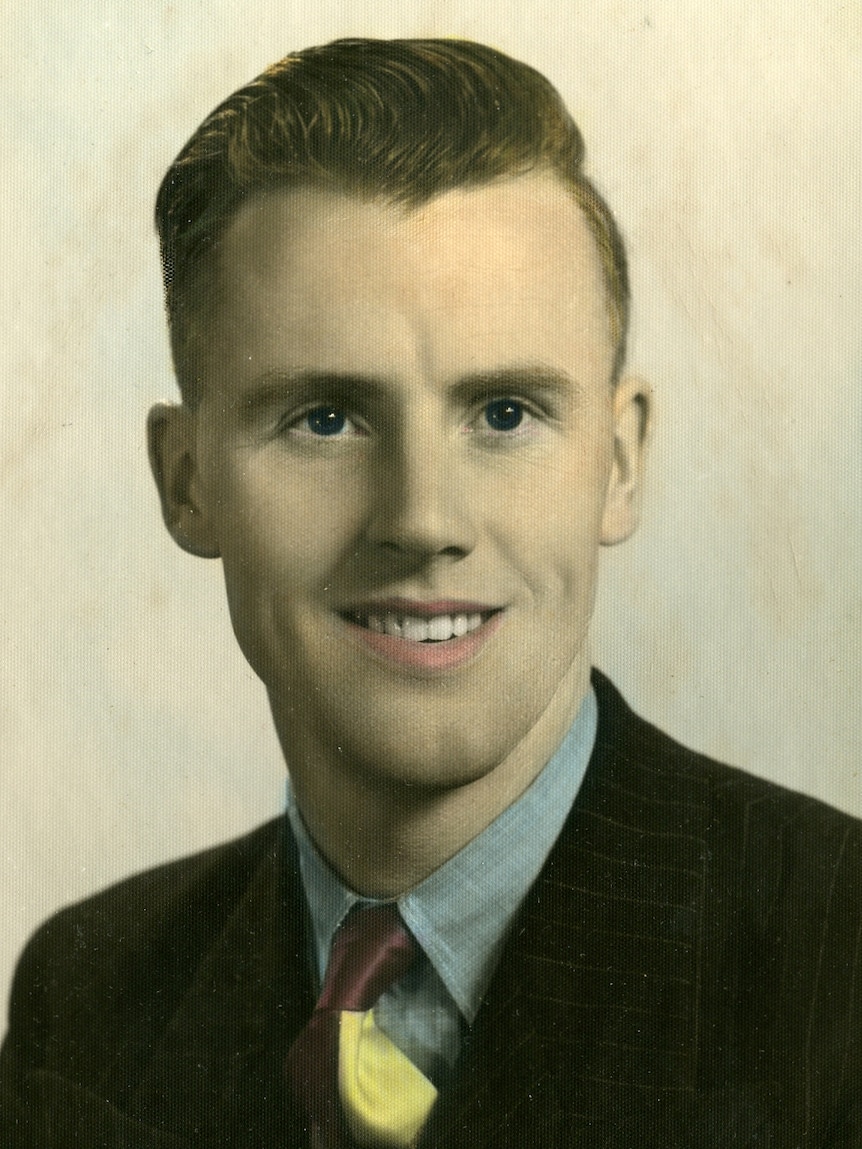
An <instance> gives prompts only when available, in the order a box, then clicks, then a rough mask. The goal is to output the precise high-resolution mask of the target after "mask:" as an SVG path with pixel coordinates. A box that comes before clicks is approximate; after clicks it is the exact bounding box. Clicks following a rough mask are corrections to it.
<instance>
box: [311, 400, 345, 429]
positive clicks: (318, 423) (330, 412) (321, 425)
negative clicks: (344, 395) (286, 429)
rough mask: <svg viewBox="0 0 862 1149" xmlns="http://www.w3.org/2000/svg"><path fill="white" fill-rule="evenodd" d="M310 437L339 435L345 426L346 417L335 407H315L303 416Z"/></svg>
mask: <svg viewBox="0 0 862 1149" xmlns="http://www.w3.org/2000/svg"><path fill="white" fill-rule="evenodd" d="M305 425H306V427H307V428H308V430H309V431H310V432H311V434H312V435H340V434H341V433H342V431H343V430H344V428H345V427H346V426H347V416H346V415H345V413H344V412H343V411H339V409H338V408H337V407H315V408H314V410H313V411H309V412H308V414H307V415H306V416H305Z"/></svg>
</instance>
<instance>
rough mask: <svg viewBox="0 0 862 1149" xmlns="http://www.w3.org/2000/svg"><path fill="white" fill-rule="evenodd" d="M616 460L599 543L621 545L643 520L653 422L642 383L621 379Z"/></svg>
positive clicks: (616, 408) (648, 396)
mask: <svg viewBox="0 0 862 1149" xmlns="http://www.w3.org/2000/svg"><path fill="white" fill-rule="evenodd" d="M613 412H614V457H613V465H612V467H611V475H610V479H609V481H608V491H607V497H606V498H605V509H604V514H603V516H602V530H601V536H600V540H601V542H602V544H603V545H604V546H612V545H613V544H614V543H621V542H623V540H624V539H627V538H628V537H629V535H630V534H631V533H632V532H633V531H634V529H635V527H636V526H637V525H638V521H639V520H640V511H641V495H642V490H643V476H644V464H645V461H646V451H647V446H648V444H649V438H650V428H651V420H652V389H651V388H650V386H649V385H648V384H647V383H645V382H644V381H643V380H642V379H638V378H637V377H636V376H634V375H629V376H626V377H624V378H623V379H621V380H620V381H619V382H618V383H617V385H616V387H615V389H614V396H613Z"/></svg>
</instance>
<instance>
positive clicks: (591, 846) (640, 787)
mask: <svg viewBox="0 0 862 1149" xmlns="http://www.w3.org/2000/svg"><path fill="white" fill-rule="evenodd" d="M596 686H597V690H598V692H599V695H600V700H599V701H600V704H599V714H600V724H599V730H598V734H597V741H596V747H595V750H594V752H593V757H592V760H591V763H590V768H589V770H588V772H587V777H586V779H585V782H584V785H583V787H582V789H581V793H580V794H579V796H578V799H577V801H576V803H575V805H574V807H573V810H572V813H571V814H570V816H569V819H568V821H567V823H566V826H565V827H564V830H563V832H562V834H561V836H560V838H559V840H558V841H557V844H556V845H555V847H554V849H553V850H552V852H551V854H550V856H549V858H548V861H547V863H546V865H545V867H544V869H543V871H542V874H541V875H540V878H539V880H538V882H537V883H536V885H535V886H534V887H533V889H532V890H531V892H530V894H529V895H528V897H527V900H526V902H525V904H524V906H523V908H522V911H521V913H520V916H519V919H518V921H517V923H516V925H515V928H514V929H513V932H512V934H511V936H510V940H509V942H508V945H507V947H506V950H505V951H504V953H503V956H502V959H501V961H500V966H499V970H498V973H497V976H496V977H495V979H494V981H493V983H492V986H491V989H490V991H489V993H488V996H487V998H486V1001H485V1003H484V1004H483V1007H482V1009H481V1011H480V1014H479V1016H478V1018H477V1020H476V1024H475V1026H474V1030H473V1033H472V1034H471V1037H470V1042H469V1046H468V1049H467V1051H466V1054H465V1065H464V1073H463V1075H462V1078H461V1081H460V1083H459V1086H458V1090H457V1095H456V1096H455V1097H453V1099H452V1100H451V1102H450V1104H449V1106H448V1111H447V1107H445V1106H444V1107H442V1108H441V1113H440V1114H439V1115H438V1117H437V1128H436V1130H432V1131H429V1133H431V1134H432V1136H429V1141H430V1143H432V1144H434V1143H436V1142H435V1140H434V1138H437V1137H439V1138H441V1139H442V1142H443V1143H447V1144H449V1143H451V1144H452V1145H456V1144H470V1145H471V1149H473V1147H474V1146H475V1147H478V1146H480V1145H487V1146H489V1147H490V1146H491V1145H495V1146H499V1145H501V1144H521V1143H523V1144H528V1143H533V1142H535V1139H536V1136H537V1134H538V1135H539V1136H540V1137H541V1144H542V1145H543V1146H545V1145H549V1146H550V1145H553V1144H556V1143H557V1140H556V1138H557V1137H558V1138H559V1142H560V1144H565V1145H567V1146H568V1145H570V1144H575V1143H576V1133H577V1131H578V1130H579V1129H580V1130H582V1131H583V1135H584V1137H585V1138H587V1141H589V1139H590V1138H596V1137H597V1136H598V1132H599V1123H600V1118H599V1115H601V1114H609V1113H610V1114H613V1115H614V1127H615V1128H617V1129H618V1128H622V1127H623V1126H624V1125H625V1118H624V1114H625V1113H626V1112H630V1114H631V1127H632V1128H637V1127H638V1125H639V1124H640V1123H641V1122H642V1117H643V1111H644V1107H645V1106H649V1105H650V1104H651V1102H652V1100H653V1099H658V1098H665V1099H667V1098H670V1097H673V1096H679V1095H685V1094H687V1093H690V1092H691V1091H692V1090H693V1088H694V1083H695V1074H696V1066H697V1042H698V1032H697V1017H698V987H699V980H700V961H701V937H702V928H703V915H704V891H705V888H706V867H707V860H708V859H707V850H706V847H705V844H704V840H703V831H704V829H705V824H706V821H707V819H708V810H709V806H708V803H707V800H706V799H707V794H706V792H705V790H704V789H702V788H701V786H702V784H701V783H700V782H699V780H698V779H697V777H696V776H693V777H692V778H691V779H690V784H688V785H684V786H682V787H681V786H680V779H679V777H678V775H677V774H676V773H675V772H674V771H670V772H669V774H668V772H666V771H664V770H661V769H658V762H656V761H654V760H653V759H652V754H651V750H652V747H651V744H650V739H649V738H648V737H644V736H643V735H644V734H645V733H648V732H649V729H650V728H648V727H646V726H645V724H643V723H641V722H640V721H639V720H638V719H636V718H635V717H634V716H633V715H632V714H631V712H629V711H628V709H627V708H626V707H625V704H624V703H623V702H622V699H621V698H620V697H619V695H617V694H616V692H615V691H613V690H612V688H609V687H607V686H606V685H605V684H604V682H603V681H601V680H600V681H599V682H598V683H597V684H596ZM555 1128H556V1130H557V1133H556V1134H555V1133H554V1132H553V1130H554V1129H555ZM585 1143H586V1142H585ZM589 1143H592V1142H591V1141H590V1142H589ZM619 1143H620V1144H622V1143H624V1142H623V1141H621V1142H619Z"/></svg>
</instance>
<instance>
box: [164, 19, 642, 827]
mask: <svg viewBox="0 0 862 1149" xmlns="http://www.w3.org/2000/svg"><path fill="white" fill-rule="evenodd" d="M581 158H582V144H581V139H580V135H579V133H578V131H577V129H576V127H575V126H574V124H573V123H572V121H571V120H570V118H569V117H568V115H567V113H566V112H565V109H564V108H563V106H562V104H561V102H560V100H559V97H558V96H557V95H556V93H555V92H554V90H553V89H552V88H551V86H550V85H549V84H548V83H547V81H545V80H544V79H543V78H542V77H541V76H539V75H538V74H537V73H536V72H534V71H533V70H532V69H530V68H527V67H526V66H524V65H522V64H518V63H516V62H514V61H512V60H509V59H507V58H505V57H503V56H501V55H500V54H499V53H496V52H494V51H492V50H490V49H487V48H483V47H480V46H478V45H474V44H465V43H459V42H448V41H417V42H395V43H391V44H388V43H378V42H365V41H361V42H360V41H344V42H339V43H336V44H334V45H331V46H330V47H327V48H321V49H312V50H310V51H307V52H304V53H301V54H299V55H297V56H293V57H288V58H287V59H285V60H284V61H282V62H281V63H280V64H278V65H276V66H275V67H273V68H272V69H270V71H268V72H267V73H266V74H265V75H264V76H263V77H262V78H261V79H260V80H258V81H256V82H255V83H253V84H251V85H250V86H249V87H247V88H246V89H244V90H242V91H241V92H239V93H238V94H236V95H235V96H233V97H231V98H230V99H229V100H228V101H227V102H226V103H225V104H223V105H222V106H221V107H220V108H219V109H217V110H216V112H214V113H213V115H212V116H210V117H209V119H208V120H207V121H206V122H205V123H204V125H203V126H202V128H201V129H200V130H199V131H198V132H197V133H196V135H195V136H194V137H193V139H192V141H191V142H190V143H189V145H188V146H187V147H186V148H185V150H184V151H183V153H182V154H181V156H180V157H179V159H178V160H177V162H176V163H175V164H174V166H173V167H172V168H171V170H170V172H169V173H168V176H167V177H166V179H165V182H164V184H163V185H162V189H161V192H160V195H159V203H158V219H159V227H160V232H161V237H162V251H163V257H164V265H165V279H166V288H167V296H168V310H169V315H170V322H171V331H172V339H173V347H174V353H175V357H176V365H177V373H178V375H179V379H180V385H181V388H182V393H183V403H182V404H181V405H178V406H161V407H158V408H156V409H155V411H154V412H153V413H152V416H151V419H150V443H151V456H152V459H153V465H154V470H155V474H156V478H157V482H158V485H159V488H160V492H161V496H162V502H163V507H164V512H165V518H166V521H167V523H168V526H169V528H170V530H171V532H172V533H173V535H174V537H175V538H176V540H177V541H178V542H179V543H180V545H181V546H183V547H184V548H186V549H187V550H190V551H192V552H193V553H196V554H200V555H205V556H211V557H216V556H220V557H221V559H222V562H223V566H224V573H225V581H226V586H227V593H228V600H229V604H230V609H231V617H232V621H233V625H234V630H235V632H236V635H237V638H238V640H239V642H240V645H241V647H242V649H243V651H244V653H245V654H246V657H247V658H248V660H249V662H250V663H251V665H252V666H253V667H254V669H255V670H256V671H257V673H258V674H259V675H260V677H261V679H262V680H263V681H264V683H265V684H266V686H267V689H268V692H269V697H270V702H271V706H272V710H273V714H274V717H275V721H276V726H277V728H278V730H279V733H280V735H281V738H282V742H283V744H284V746H285V750H286V753H287V757H288V761H289V764H290V766H291V771H292V774H293V777H294V784H295V785H296V787H297V791H298V793H299V794H300V798H301V800H304V801H305V809H306V810H308V809H312V808H317V809H320V808H322V807H323V806H325V805H326V804H327V803H328V802H332V801H336V800H341V801H346V800H347V799H345V795H346V796H347V798H349V797H350V796H351V795H352V794H354V793H355V790H353V789H351V788H352V787H355V786H356V785H358V784H359V782H358V781H357V780H361V785H363V786H365V787H366V788H369V787H370V788H374V787H375V786H377V787H381V789H380V793H382V794H385V795H386V801H392V800H393V797H392V796H393V794H395V793H399V794H401V795H402V796H405V795H406V796H407V797H409V798H410V799H411V800H412V798H413V797H414V796H418V797H421V796H423V795H428V794H432V793H440V792H454V791H456V790H460V788H463V787H465V786H468V787H469V786H470V785H471V784H473V783H476V784H477V785H484V784H485V783H486V782H487V786H486V790H485V791H484V792H485V794H486V797H487V798H488V801H489V802H490V806H488V807H487V808H485V810H484V814H483V815H482V816H481V819H480V820H481V821H487V820H489V817H490V816H491V815H493V813H494V812H495V808H496V809H503V808H504V807H505V806H506V805H508V803H509V802H510V801H511V800H513V798H514V797H515V796H516V795H517V793H519V792H520V791H521V790H522V789H523V788H524V786H525V785H526V784H528V782H529V780H530V777H531V776H532V775H533V774H534V773H535V771H536V770H537V769H538V768H539V767H540V766H541V765H542V763H543V762H544V761H545V760H546V759H547V756H548V754H549V753H550V752H551V751H552V750H553V748H554V745H555V743H556V741H558V740H559V738H561V737H562V735H563V734H564V732H565V729H566V726H567V724H568V723H569V722H570V721H571V719H572V717H573V716H574V713H575V711H576V709H577V706H578V704H579V702H580V700H581V698H582V697H583V694H584V691H585V690H586V687H587V678H588V672H589V650H588V643H587V632H588V626H589V619H590V615H591V612H592V605H593V595H594V587H595V579H596V568H597V561H598V550H599V546H600V545H601V544H609V543H615V542H618V541H620V540H621V539H623V538H625V537H627V535H628V534H629V533H630V532H631V530H632V529H633V528H634V525H635V522H636V520H637V509H638V501H639V491H640V483H641V462H642V454H643V440H644V429H645V412H646V407H647V398H646V393H645V389H644V388H643V386H642V385H640V384H639V383H638V382H637V381H636V380H633V379H630V378H627V377H623V375H622V374H621V366H622V360H623V350H624V341H625V329H626V321H627V309H628V296H627V286H626V269H625V260H624V257H623V251H622V246H621V243H620V240H619V237H618V234H617V231H616V228H615V226H614V223H613V219H612V217H611V216H610V213H609V212H608V210H607V209H606V208H605V206H604V204H603V203H602V201H601V199H600V198H599V197H598V195H597V194H596V193H595V191H594V190H593V188H592V187H591V185H590V184H589V183H588V182H587V180H586V178H585V177H584V176H583V174H582V172H581V166H580V165H581Z"/></svg>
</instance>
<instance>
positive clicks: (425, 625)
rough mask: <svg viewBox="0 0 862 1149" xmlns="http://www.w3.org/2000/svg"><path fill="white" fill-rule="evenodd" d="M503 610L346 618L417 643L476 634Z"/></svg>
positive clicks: (350, 615) (360, 613)
mask: <svg viewBox="0 0 862 1149" xmlns="http://www.w3.org/2000/svg"><path fill="white" fill-rule="evenodd" d="M499 613H500V611H499V609H494V610H484V611H470V612H466V611H464V612H457V613H452V614H434V615H431V616H430V617H429V616H423V615H418V614H409V613H406V612H405V613H401V612H397V611H381V612H378V613H372V612H371V611H348V612H346V613H344V614H343V615H342V618H344V619H345V621H346V622H350V623H352V624H353V625H354V626H358V627H361V628H362V629H363V630H369V631H371V632H372V633H374V634H383V635H386V636H387V637H389V638H400V639H403V640H404V641H406V642H416V643H441V642H451V640H452V639H455V638H463V637H464V636H465V635H468V634H472V632H473V631H476V630H478V629H479V628H480V627H481V626H483V625H484V624H485V623H486V622H488V621H489V619H491V618H493V617H494V616H495V615H497V614H499Z"/></svg>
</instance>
